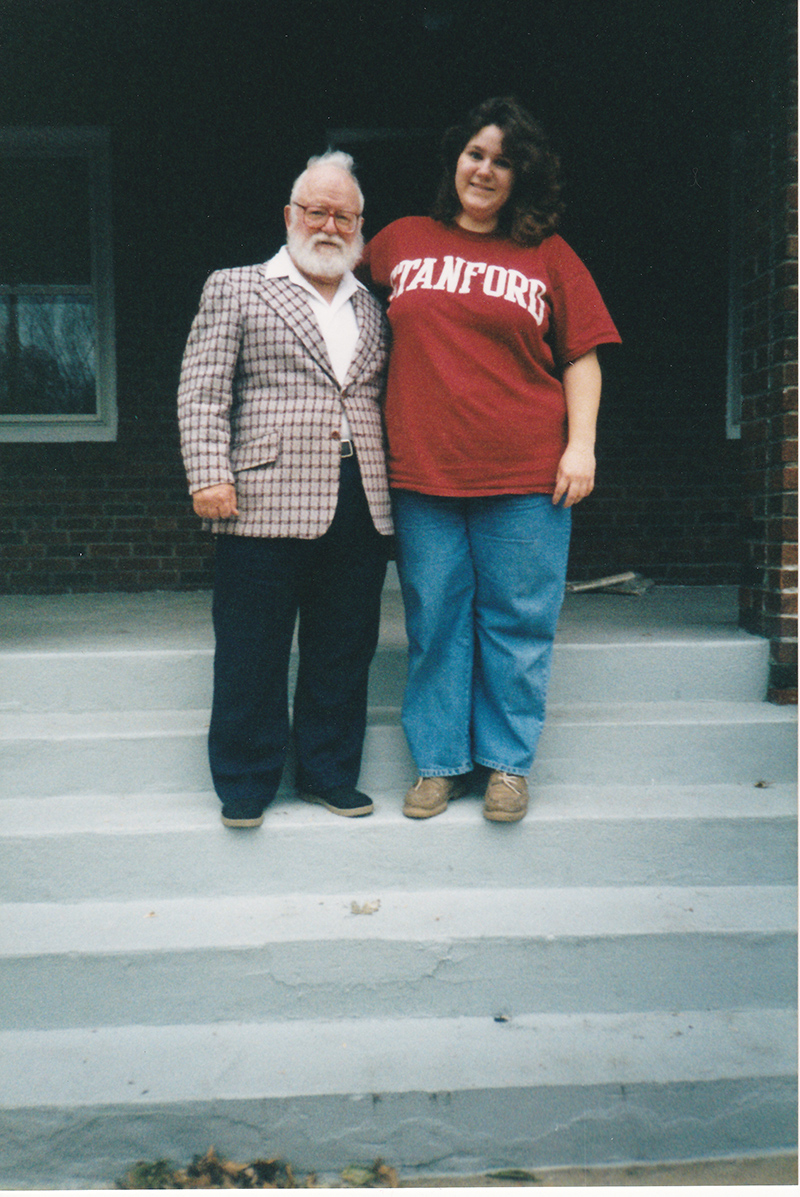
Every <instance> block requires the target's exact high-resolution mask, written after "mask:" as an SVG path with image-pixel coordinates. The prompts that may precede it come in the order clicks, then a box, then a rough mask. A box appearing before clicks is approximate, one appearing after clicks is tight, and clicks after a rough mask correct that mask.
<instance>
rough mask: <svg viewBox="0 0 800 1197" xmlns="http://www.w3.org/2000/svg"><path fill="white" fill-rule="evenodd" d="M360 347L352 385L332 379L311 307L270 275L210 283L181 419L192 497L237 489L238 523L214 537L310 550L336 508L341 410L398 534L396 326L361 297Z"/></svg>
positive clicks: (366, 478) (225, 274) (385, 526)
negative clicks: (390, 402) (393, 463)
mask: <svg viewBox="0 0 800 1197" xmlns="http://www.w3.org/2000/svg"><path fill="white" fill-rule="evenodd" d="M352 303H353V306H354V308H355V313H356V320H357V322H358V329H359V334H358V342H357V345H356V350H355V354H354V357H353V361H352V364H351V366H350V370H349V372H348V375H347V378H346V379H345V384H344V386H343V387H341V386H340V385H339V383H338V381H337V379H336V375H335V374H334V371H333V366H332V364H331V361H330V358H329V356H328V351H327V348H326V346H325V341H324V339H323V337H322V333H321V332H320V329H319V325H318V323H317V321H316V318H315V316H314V313H313V310H312V307H311V304H310V303H309V301H308V300H307V299H305V298H304V294H303V291H302V290H301V289H300V288H299V287H297V286H295V285H293V284H292V283H291V281H290V280H289V279H288V278H270V277H268V276H267V275H266V272H265V271H264V269H263V268H262V267H261V266H244V267H241V268H239V269H235V270H219V271H216V272H215V273H214V274H212V275H211V277H210V278H209V279H208V281H207V282H206V285H205V287H204V288H203V295H202V299H201V302H200V310H199V311H198V313H197V316H196V317H195V320H194V323H193V324H192V328H191V331H190V333H189V340H188V342H187V345H186V352H185V353H184V357H183V365H182V368H181V379H180V386H179V390H178V421H179V425H180V433H181V452H182V454H183V460H184V465H185V467H186V474H187V478H188V480H189V490H190V492H191V493H194V492H195V491H197V490H202V489H203V488H204V487H206V486H214V485H216V484H217V483H222V482H229V483H232V484H233V485H234V486H235V487H236V497H237V506H238V509H239V515H238V517H236V518H233V519H227V520H207V521H205V526H206V527H208V528H210V529H211V530H212V531H213V532H230V533H235V534H237V535H240V536H292V537H299V538H300V539H305V540H310V539H314V538H315V537H318V536H321V535H322V534H323V533H324V532H325V531H326V530H327V528H328V527H329V525H330V523H331V520H332V519H333V515H334V511H335V509H336V502H337V497H338V490H339V463H340V460H341V450H340V433H339V429H340V427H341V415H342V408H344V410H345V412H346V413H347V419H348V421H349V423H350V429H351V435H352V438H353V441H354V443H355V446H356V449H357V452H358V461H359V465H360V467H361V476H362V479H363V483H364V491H365V493H366V496H367V501H368V503H369V508H370V512H371V514H372V519H373V522H374V524H375V527H376V528H377V530H378V531H379V532H381V533H384V534H389V533H391V531H392V521H391V512H390V505H389V488H388V482H387V477H386V455H385V443H384V432H383V422H382V413H381V407H380V404H381V401H382V398H383V390H384V386H385V375H386V366H387V358H388V325H387V322H386V319H385V317H384V315H383V312H382V311H381V308H380V305H379V304H378V302H377V300H375V299H374V298H373V296H372V295H370V294H369V292H368V291H366V290H364V289H363V288H362V287H359V289H358V291H357V292H356V293H355V294H354V295H353V298H352Z"/></svg>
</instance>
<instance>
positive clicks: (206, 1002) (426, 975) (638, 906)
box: [0, 886, 797, 1030]
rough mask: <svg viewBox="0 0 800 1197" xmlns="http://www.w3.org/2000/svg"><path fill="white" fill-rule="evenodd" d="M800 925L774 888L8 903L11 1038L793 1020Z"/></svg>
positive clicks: (3, 963)
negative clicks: (632, 1013)
mask: <svg viewBox="0 0 800 1197" xmlns="http://www.w3.org/2000/svg"><path fill="white" fill-rule="evenodd" d="M354 895H355V896H354ZM796 925H797V916H796V891H795V890H794V889H793V888H791V887H779V886H762V887H757V886H731V887H714V888H709V887H702V888H701V887H691V888H681V889H677V888H658V889H657V888H655V887H645V888H629V887H617V888H612V889H585V888H580V889H567V888H564V889H560V890H558V891H556V892H554V891H552V890H547V889H479V890H476V889H473V890H468V891H464V890H454V889H449V890H438V891H437V890H426V891H417V892H413V893H408V892H406V891H404V890H397V889H395V890H392V889H387V888H385V887H381V888H380V889H377V890H375V891H370V897H369V898H368V899H367V900H365V897H364V893H363V891H361V890H358V891H349V892H347V893H343V894H321V893H291V894H286V895H284V896H281V897H277V896H276V897H253V896H248V897H244V898H242V897H239V898H231V897H227V898H216V899H207V898H194V899H177V900H175V899H173V900H169V899H167V900H161V901H159V900H153V901H146V902H145V901H141V900H140V901H138V902H125V903H113V902H99V903H81V904H73V905H57V904H49V903H44V904H35V905H32V904H25V903H16V904H8V905H5V906H2V907H0V991H2V992H3V993H4V994H5V998H4V1001H3V1008H2V1013H1V1014H0V1025H1V1026H2V1028H3V1029H4V1030H8V1029H32V1030H48V1029H53V1028H58V1027H71V1026H84V1027H86V1026H90V1027H94V1026H105V1027H107V1026H124V1025H126V1024H128V1023H131V1024H134V1023H135V1024H153V1023H155V1024H161V1023H163V1021H164V1012H165V1011H169V1021H170V1022H171V1023H173V1024H178V1023H201V1022H211V1023H214V1022H234V1021H236V1020H243V1021H258V1022H264V1021H267V1020H270V1019H276V1020H284V1019H285V1020H289V1021H291V1020H296V1019H307V1020H313V1019H331V1018H347V1017H352V1015H353V1014H354V1012H356V1011H357V1012H358V1016H359V1017H360V1018H391V1017H398V1018H399V1017H403V1018H423V1017H428V1018H430V1017H436V1018H454V1017H460V1016H472V1017H498V1018H509V1017H512V1016H513V1017H518V1016H519V1015H521V1014H529V1013H533V1012H536V1013H548V1014H558V1013H560V1014H572V1013H579V1012H585V1013H591V1012H597V1011H603V1012H605V1013H615V1012H616V1013H622V1012H624V1011H626V1010H631V1009H633V1010H638V1011H642V1010H661V1011H671V1010H677V1009H686V1008H687V1007H688V1008H689V1009H726V1008H728V1009H735V1008H742V1007H747V1008H754V1007H773V1008H776V1007H782V1006H786V1007H789V1008H794V1007H795V1006H796V1003H797V959H796V953H795V938H796V937H795V931H796Z"/></svg>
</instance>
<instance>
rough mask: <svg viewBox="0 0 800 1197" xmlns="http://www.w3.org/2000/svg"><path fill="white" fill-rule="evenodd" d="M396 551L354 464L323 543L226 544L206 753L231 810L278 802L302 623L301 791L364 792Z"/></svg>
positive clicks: (230, 540) (254, 540)
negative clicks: (383, 603)
mask: <svg viewBox="0 0 800 1197" xmlns="http://www.w3.org/2000/svg"><path fill="white" fill-rule="evenodd" d="M387 545H388V538H387V537H385V536H381V535H380V534H379V533H378V532H377V531H376V530H375V527H374V525H373V523H372V517H371V516H370V513H369V507H368V506H367V500H366V496H365V495H364V489H363V486H362V484H361V474H360V471H359V468H358V463H357V459H356V458H355V457H352V458H344V459H343V460H342V465H341V475H340V482H339V500H338V505H337V508H336V513H335V515H334V518H333V522H332V524H331V526H330V528H329V529H328V531H327V532H326V533H325V535H324V536H321V537H319V538H318V539H315V540H300V539H294V538H266V537H253V536H229V535H224V536H219V537H217V551H216V573H215V579H214V605H213V616H214V632H215V635H216V651H215V654H214V699H213V704H212V711H211V727H210V729H209V740H208V747H209V760H210V765H211V775H212V778H213V781H214V787H215V789H216V791H217V794H218V795H219V797H220V798H221V800H222V802H223V804H228V805H229V806H230V807H235V808H236V809H237V811H238V812H240V813H242V814H245V815H250V814H253V815H257V814H260V813H261V811H262V810H263V809H264V807H265V806H267V805H268V804H269V802H270V801H271V800H272V798H274V796H275V791H276V790H277V788H278V783H279V782H280V778H281V773H282V771H283V767H284V762H285V759H286V754H287V748H288V744H289V736H290V728H289V694H288V671H289V658H290V653H291V648H292V636H293V633H294V627H295V623H296V621H297V619H298V614H299V621H300V622H299V627H298V644H299V650H300V661H299V667H298V673H297V684H296V687H295V694H294V719H293V728H292V731H293V737H294V743H295V749H296V753H297V782H298V787H299V788H308V789H319V790H325V789H332V788H334V787H336V786H341V785H349V786H353V785H355V784H356V781H357V780H358V774H359V770H360V768H361V753H362V748H363V743H364V732H365V729H366V714H367V679H368V673H369V666H370V662H371V661H372V657H373V655H374V653H375V648H376V645H377V642H378V627H379V623H380V597H381V589H382V587H383V580H384V576H385V573H386V558H387Z"/></svg>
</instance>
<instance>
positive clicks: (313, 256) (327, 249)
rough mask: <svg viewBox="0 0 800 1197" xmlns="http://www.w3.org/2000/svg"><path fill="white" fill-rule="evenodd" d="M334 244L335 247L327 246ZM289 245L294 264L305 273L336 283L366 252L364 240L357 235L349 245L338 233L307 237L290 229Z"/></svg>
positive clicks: (287, 241) (315, 234)
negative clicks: (362, 253) (363, 252)
mask: <svg viewBox="0 0 800 1197" xmlns="http://www.w3.org/2000/svg"><path fill="white" fill-rule="evenodd" d="M331 241H333V242H335V244H334V245H330V244H328V242H331ZM286 245H287V248H288V250H289V255H290V257H291V259H292V261H293V262H294V264H295V266H296V267H297V268H298V270H300V271H302V273H303V274H307V275H309V276H310V277H311V278H319V279H324V280H325V281H326V282H334V281H335V280H336V279H340V278H342V276H343V275H345V274H346V273H347V271H348V270H352V269H353V267H354V266H355V265H356V264H357V263H358V260H359V258H360V257H361V252H362V250H363V249H364V238H363V237H362V236H361V233H360V232H358V233H356V235H355V237H354V238H353V240H352V241H350V242H349V243H348V242H347V241H344V240H343V239H342V238H341V237H338V236H336V235H335V234H330V233H323V232H321V231H320V232H317V233H312V234H311V236H310V237H304V236H303V234H302V233H298V232H297V231H296V230H294V229H289V231H288V233H287V235H286Z"/></svg>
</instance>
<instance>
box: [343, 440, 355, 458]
mask: <svg viewBox="0 0 800 1197" xmlns="http://www.w3.org/2000/svg"><path fill="white" fill-rule="evenodd" d="M341 448H342V457H353V456H354V454H355V449H354V448H353V442H352V441H342V442H341Z"/></svg>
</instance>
